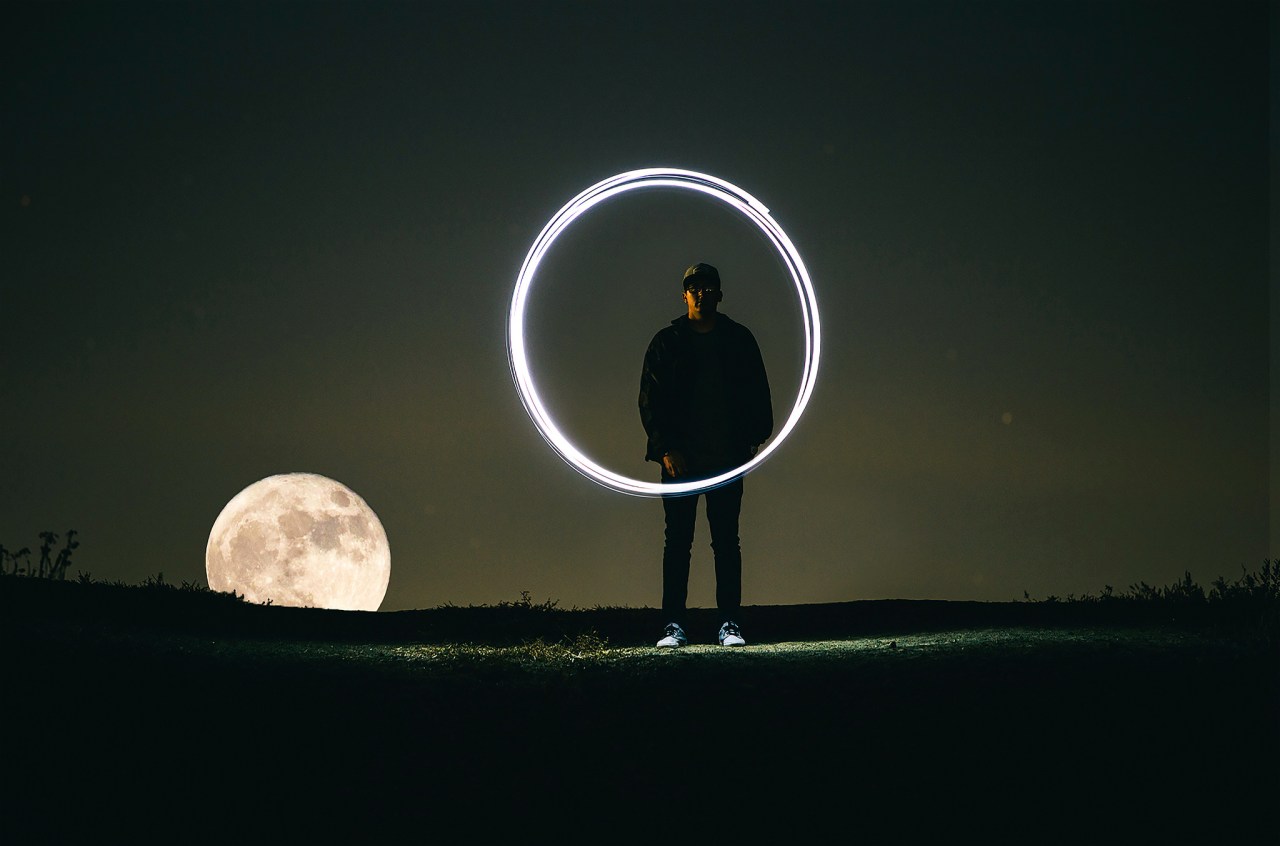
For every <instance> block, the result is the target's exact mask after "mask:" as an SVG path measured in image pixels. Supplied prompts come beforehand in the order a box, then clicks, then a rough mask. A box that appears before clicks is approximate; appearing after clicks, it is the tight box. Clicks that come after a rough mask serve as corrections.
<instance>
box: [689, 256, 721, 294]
mask: <svg viewBox="0 0 1280 846" xmlns="http://www.w3.org/2000/svg"><path fill="white" fill-rule="evenodd" d="M697 284H701V285H714V286H715V287H717V288H719V287H720V271H718V270H716V269H715V268H714V267H712V266H711V265H709V264H707V263H706V262H701V261H700V262H698V263H697V264H695V265H692V266H691V267H690V268H689V269H688V270H686V271H685V272H684V287H685V290H686V291H687V290H689V289H690V288H692V287H693V286H694V285H697Z"/></svg>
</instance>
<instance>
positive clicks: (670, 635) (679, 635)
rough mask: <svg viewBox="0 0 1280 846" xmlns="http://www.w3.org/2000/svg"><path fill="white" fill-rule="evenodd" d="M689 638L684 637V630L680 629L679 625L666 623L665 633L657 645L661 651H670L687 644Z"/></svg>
mask: <svg viewBox="0 0 1280 846" xmlns="http://www.w3.org/2000/svg"><path fill="white" fill-rule="evenodd" d="M688 642H689V638H687V637H685V634H684V629H682V628H680V624H679V623H667V632H666V635H665V636H664V637H663V638H662V640H660V641H658V643H657V645H658V646H659V647H661V648H663V649H672V648H674V647H677V646H684V645H686V644H688Z"/></svg>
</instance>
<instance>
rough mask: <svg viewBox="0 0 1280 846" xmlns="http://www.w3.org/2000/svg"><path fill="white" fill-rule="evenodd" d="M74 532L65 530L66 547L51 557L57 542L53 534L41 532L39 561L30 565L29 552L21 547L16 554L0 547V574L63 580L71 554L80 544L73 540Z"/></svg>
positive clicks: (56, 536) (69, 563)
mask: <svg viewBox="0 0 1280 846" xmlns="http://www.w3.org/2000/svg"><path fill="white" fill-rule="evenodd" d="M75 537H76V530H75V529H68V530H67V540H66V546H64V547H63V548H62V550H61V551H60V552H59V553H58V554H57V557H53V556H52V555H51V553H52V552H53V545H54V544H55V543H57V542H58V535H57V534H56V533H55V532H41V533H40V539H41V540H42V541H44V542H43V543H42V544H41V545H40V561H39V563H37V564H34V565H33V564H31V563H30V557H31V550H30V549H29V548H28V547H25V546H24V547H23V548H22V549H20V550H18V551H17V552H10V551H9V550H7V549H5V548H4V547H3V546H0V574H6V575H11V576H35V577H36V578H40V579H65V578H66V574H67V568H68V567H70V566H71V553H72V552H73V551H75V548H76V547H78V546H79V545H80V543H79V542H78V541H77V540H76V539H75Z"/></svg>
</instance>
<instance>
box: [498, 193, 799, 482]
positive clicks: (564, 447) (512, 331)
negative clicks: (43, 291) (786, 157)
mask: <svg viewBox="0 0 1280 846" xmlns="http://www.w3.org/2000/svg"><path fill="white" fill-rule="evenodd" d="M643 188H680V189H685V190H689V191H697V192H698V193H701V194H706V195H707V196H709V197H712V198H714V199H716V200H719V201H720V202H722V203H724V204H725V205H727V206H729V207H730V208H732V209H734V210H735V211H737V212H738V213H740V214H741V215H742V216H743V217H745V218H747V220H749V221H751V222H752V223H754V224H755V225H756V226H757V227H758V228H759V229H760V231H761V232H763V233H764V235H765V237H767V238H768V239H769V242H770V243H771V244H773V246H774V248H775V249H776V250H777V251H778V254H779V255H780V256H781V257H782V261H783V263H784V264H785V265H786V268H787V272H788V273H789V274H790V275H791V280H792V282H793V283H794V284H795V287H796V293H797V295H798V296H799V298H800V313H801V317H802V318H803V321H804V371H803V373H802V374H801V378H800V389H799V391H798V393H797V394H796V401H795V404H794V405H793V406H792V408H791V414H790V415H789V416H788V417H787V420H786V422H785V423H784V424H783V425H782V428H781V429H779V430H778V433H777V435H775V436H774V437H773V439H772V440H770V441H769V443H767V444H766V445H765V446H764V447H762V448H761V449H760V451H759V452H758V453H756V455H755V456H754V457H753V458H752V459H751V460H750V461H748V462H746V463H745V464H742V465H739V466H738V467H735V468H734V469H732V470H729V471H727V472H725V473H721V474H720V475H718V476H712V477H710V478H707V479H700V480H698V481H695V482H672V483H668V484H661V483H658V482H645V481H641V480H639V479H632V478H629V477H627V476H623V475H620V474H618V473H615V472H613V471H612V470H609V469H607V468H605V467H601V466H600V465H599V464H597V463H596V462H594V461H592V460H591V459H590V458H588V457H587V456H586V455H585V454H584V453H583V452H582V450H580V449H578V447H577V446H576V445H574V443H573V442H572V441H570V440H569V439H568V438H567V437H566V436H565V435H564V433H563V432H561V431H560V429H559V428H558V427H557V426H556V424H555V421H554V420H553V419H552V418H551V414H550V413H549V412H548V411H547V408H546V406H545V405H544V404H543V402H542V397H541V396H540V395H539V394H538V389H537V386H536V385H535V384H534V381H533V373H532V372H531V371H530V368H529V356H528V353H527V351H526V350H525V325H524V324H525V309H526V307H527V305H528V301H529V292H530V291H531V290H532V288H533V282H534V277H535V276H536V275H537V272H538V266H539V265H540V264H541V263H542V259H543V258H544V257H545V256H546V254H547V251H548V250H550V249H551V245H552V244H554V243H555V240H556V238H558V237H560V235H561V234H563V233H564V231H565V230H566V229H568V228H569V227H570V226H571V225H572V224H573V222H574V221H575V220H577V219H578V218H579V217H581V216H582V215H584V214H586V213H587V212H588V211H589V210H591V209H592V208H594V207H595V206H597V205H599V204H600V203H603V202H604V201H605V200H608V199H610V198H613V197H616V196H618V195H620V194H624V193H626V192H627V191H636V190H640V189H643ZM821 349H822V329H821V323H820V321H819V319H818V304H817V299H816V298H815V296H814V293H813V282H812V281H811V280H810V279H809V271H808V269H806V268H805V265H804V260H803V259H801V258H800V253H799V252H798V251H797V250H796V248H795V245H794V244H792V243H791V239H790V238H788V237H787V233H786V232H784V231H782V227H781V226H779V225H778V224H777V222H776V221H774V219H773V218H772V217H770V216H769V209H768V208H766V207H765V205H764V204H763V203H761V202H760V201H759V200H757V199H756V198H755V197H753V196H751V195H750V194H748V193H747V192H746V191H743V190H742V189H741V188H739V187H737V186H736V185H733V184H731V183H729V182H726V181H724V180H723V179H718V178H716V177H714V176H709V175H707V174H705V173H697V172H695V171H691V170H679V169H674V168H644V169H642V170H630V171H627V172H626V173H620V174H618V175H616V176H611V177H609V178H608V179H605V180H603V181H601V182H597V183H596V184H595V185H592V186H591V187H590V188H588V189H587V190H585V191H583V192H582V193H581V194H579V195H578V196H576V197H574V198H573V199H572V200H570V201H569V202H568V203H566V204H565V206H564V207H563V208H562V209H560V211H558V212H556V214H555V215H554V216H553V217H552V218H551V220H550V221H548V222H547V225H546V226H544V227H543V228H542V232H541V233H539V235H538V237H537V239H536V240H535V241H534V242H533V246H532V247H530V248H529V253H528V255H526V256H525V259H524V264H523V265H522V266H521V268H520V275H519V276H518V277H516V288H515V292H514V293H513V294H512V296H511V313H510V315H509V316H508V320H507V357H508V359H509V360H510V363H511V375H512V378H513V379H514V380H515V383H516V389H517V390H518V391H519V393H520V401H521V402H523V403H524V407H525V410H526V411H527V412H528V413H529V417H530V419H532V420H533V425H534V426H536V427H537V429H538V433H539V434H541V435H542V437H543V438H544V439H545V440H546V442H547V443H548V444H550V445H551V448H552V449H554V450H555V451H556V453H557V454H558V455H559V456H560V457H561V458H562V459H564V460H565V461H566V462H568V464H569V465H570V466H571V467H573V468H574V469H575V470H577V471H578V472H580V473H582V475H584V476H586V477H587V478H588V479H591V480H592V481H593V482H596V483H597V484H600V485H603V486H604V487H606V488H610V489H612V490H615V491H619V492H620V493H625V494H631V495H633V496H650V497H656V496H662V495H664V494H691V493H698V492H701V491H706V490H711V489H712V488H716V487H719V486H720V485H723V484H727V483H728V482H731V481H733V480H734V479H737V478H739V477H741V476H744V475H746V474H747V473H750V472H751V471H752V470H754V469H755V468H757V467H759V466H760V465H761V464H762V463H764V461H765V460H766V459H768V458H769V456H771V455H772V454H773V453H774V452H776V451H777V449H778V447H779V446H781V445H782V442H783V441H784V440H786V438H787V436H788V435H789V434H791V431H792V430H793V429H794V428H795V427H796V424H797V423H798V422H799V421H800V417H801V415H802V414H804V409H805V406H807V405H808V404H809V397H810V396H811V395H812V394H813V386H814V383H815V381H816V379H817V375H818V359H819V357H820V353H821Z"/></svg>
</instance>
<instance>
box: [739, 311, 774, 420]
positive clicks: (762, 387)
mask: <svg viewBox="0 0 1280 846" xmlns="http://www.w3.org/2000/svg"><path fill="white" fill-rule="evenodd" d="M742 329H743V334H744V336H745V337H744V339H743V356H744V357H745V361H744V365H745V371H746V373H745V375H746V382H747V392H746V402H747V407H746V412H747V413H746V418H747V427H746V433H747V442H748V444H749V445H750V446H758V445H760V444H762V443H764V442H765V441H767V440H769V436H770V435H772V434H773V398H772V397H771V396H770V394H769V377H768V375H767V374H766V373H765V370H764V357H763V356H762V355H760V345H759V344H757V343H756V338H755V335H752V334H751V330H750V329H747V328H746V327H745V326H744V327H742Z"/></svg>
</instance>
